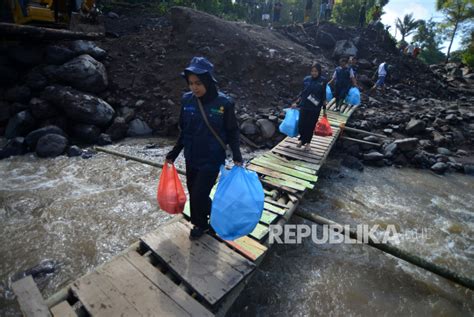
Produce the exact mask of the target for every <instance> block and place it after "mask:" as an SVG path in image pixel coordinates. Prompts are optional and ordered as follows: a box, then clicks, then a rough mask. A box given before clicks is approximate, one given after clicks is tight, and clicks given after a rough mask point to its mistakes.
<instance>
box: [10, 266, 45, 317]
mask: <svg viewBox="0 0 474 317" xmlns="http://www.w3.org/2000/svg"><path fill="white" fill-rule="evenodd" d="M12 289H13V292H14V293H15V295H16V298H17V301H18V304H19V305H20V309H21V312H22V313H23V315H24V316H26V317H30V316H38V317H46V316H51V314H50V313H49V309H48V306H47V305H46V303H45V302H44V299H43V296H42V295H41V292H40V291H39V289H38V286H36V283H35V281H34V280H33V278H32V277H31V275H28V276H26V277H24V278H22V279H21V280H18V281H16V282H13V284H12Z"/></svg>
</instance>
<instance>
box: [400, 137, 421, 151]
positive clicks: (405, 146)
mask: <svg viewBox="0 0 474 317" xmlns="http://www.w3.org/2000/svg"><path fill="white" fill-rule="evenodd" d="M395 144H397V147H398V148H399V149H400V151H402V152H409V151H413V150H414V149H416V147H417V146H418V139H417V138H406V139H401V140H396V141H395Z"/></svg>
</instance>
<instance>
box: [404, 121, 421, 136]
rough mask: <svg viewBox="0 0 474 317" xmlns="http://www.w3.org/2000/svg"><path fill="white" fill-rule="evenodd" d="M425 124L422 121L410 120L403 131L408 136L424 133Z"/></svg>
mask: <svg viewBox="0 0 474 317" xmlns="http://www.w3.org/2000/svg"><path fill="white" fill-rule="evenodd" d="M425 129H426V123H425V121H423V120H417V119H411V120H410V122H408V124H407V125H406V127H405V131H406V132H407V133H408V134H410V135H415V134H418V133H422V132H424V131H425Z"/></svg>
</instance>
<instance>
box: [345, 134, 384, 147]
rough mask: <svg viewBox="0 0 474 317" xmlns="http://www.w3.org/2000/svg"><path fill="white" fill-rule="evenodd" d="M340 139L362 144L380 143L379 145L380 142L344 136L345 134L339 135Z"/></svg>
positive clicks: (374, 144) (375, 144)
mask: <svg viewBox="0 0 474 317" xmlns="http://www.w3.org/2000/svg"><path fill="white" fill-rule="evenodd" d="M341 139H342V140H348V141H352V142H357V143H362V144H368V145H373V146H380V145H381V144H379V143H374V142H369V141H364V140H359V139H354V138H349V137H346V136H341Z"/></svg>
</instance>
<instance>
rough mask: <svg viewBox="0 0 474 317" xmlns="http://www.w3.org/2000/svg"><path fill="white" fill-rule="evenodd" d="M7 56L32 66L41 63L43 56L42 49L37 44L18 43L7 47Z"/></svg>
mask: <svg viewBox="0 0 474 317" xmlns="http://www.w3.org/2000/svg"><path fill="white" fill-rule="evenodd" d="M8 57H9V58H10V59H11V60H13V61H15V62H17V63H20V64H23V65H26V66H34V65H38V64H41V62H42V61H43V57H44V50H43V49H42V48H41V46H38V45H34V44H33V45H32V46H27V45H18V46H13V47H10V48H9V49H8Z"/></svg>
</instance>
